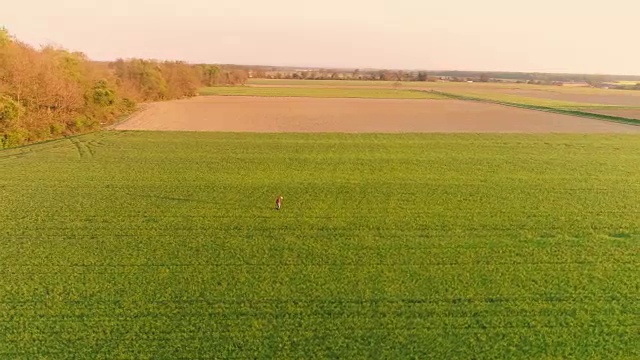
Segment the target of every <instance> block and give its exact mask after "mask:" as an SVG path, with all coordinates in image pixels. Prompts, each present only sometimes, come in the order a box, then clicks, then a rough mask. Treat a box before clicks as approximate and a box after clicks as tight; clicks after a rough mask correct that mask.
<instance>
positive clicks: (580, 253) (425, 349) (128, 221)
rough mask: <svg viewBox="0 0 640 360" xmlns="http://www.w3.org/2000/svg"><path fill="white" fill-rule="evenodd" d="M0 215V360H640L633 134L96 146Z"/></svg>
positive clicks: (36, 159)
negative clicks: (279, 204)
mask: <svg viewBox="0 0 640 360" xmlns="http://www.w3.org/2000/svg"><path fill="white" fill-rule="evenodd" d="M280 194H282V195H283V196H284V201H283V209H282V210H281V211H276V210H274V209H273V202H274V200H275V197H276V196H278V195H280ZM0 195H1V197H0V199H2V201H1V202H0V274H1V276H0V358H11V359H14V358H23V359H34V358H78V359H81V358H86V359H99V358H103V359H114V358H131V359H146V358H153V359H161V358H167V359H178V358H183V359H199V358H278V359H283V358H346V359H351V358H381V359H400V358H418V359H428V358H433V359H454V358H460V359H514V358H523V359H531V358H534V359H542V358H544V359H550V358H556V359H567V358H576V359H604V358H612V359H638V358H640V347H639V346H638V344H640V321H639V320H640V318H639V314H640V276H639V275H638V266H639V265H640V201H638V199H640V138H639V137H638V136H626V135H506V134H503V135H501V134H493V135H490V134H484V135H477V134H424V135H419V134H403V135H374V134H361V135H347V134H286V135H285V134H220V133H188V132H187V133H184V132H183V133H172V132H164V133H159V132H158V133H156V132H114V131H112V132H100V133H95V134H89V135H85V136H80V137H75V138H70V139H65V140H59V141H53V142H48V143H44V144H39V145H34V146H28V147H24V148H19V149H13V150H4V151H0Z"/></svg>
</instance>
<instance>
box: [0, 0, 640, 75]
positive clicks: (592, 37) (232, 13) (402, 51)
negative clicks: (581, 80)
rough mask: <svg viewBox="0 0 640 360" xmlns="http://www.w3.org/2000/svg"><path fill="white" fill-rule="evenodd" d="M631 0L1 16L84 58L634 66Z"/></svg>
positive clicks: (440, 66) (156, 6) (117, 3)
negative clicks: (76, 52) (82, 55)
mask: <svg viewBox="0 0 640 360" xmlns="http://www.w3.org/2000/svg"><path fill="white" fill-rule="evenodd" d="M637 14H640V4H638V3H635V2H634V1H631V0H611V1H608V2H607V3H606V4H602V3H598V4H589V3H587V2H582V1H575V0H565V1H562V2H560V1H551V0H539V1H537V2H535V3H527V4H521V3H518V2H513V1H506V0H487V1H484V2H481V3H479V2H476V1H470V0H452V1H449V2H447V3H440V2H438V3H435V4H427V3H425V2H421V1H411V0H396V1H393V2H389V1H381V0H370V1H351V2H345V1H337V0H326V1H323V2H321V3H302V4H301V3H300V2H297V1H293V0H272V1H269V2H262V1H257V0H244V1H240V0H236V1H229V0H220V1H215V2H213V3H212V2H210V1H206V0H183V1H181V2H179V3H178V4H171V3H170V2H168V1H163V0H159V1H150V0H140V1H135V2H134V1H126V0H113V1H111V2H110V3H101V2H98V1H95V0H84V1H83V0H63V1H57V2H52V3H49V2H43V1H34V0H24V1H21V2H13V3H11V4H8V5H5V6H4V7H3V9H2V12H1V13H0V26H5V27H6V28H7V29H8V30H9V31H10V32H11V33H12V34H13V35H15V36H16V37H17V38H18V39H20V40H22V41H24V42H26V43H29V44H31V45H35V46H37V45H44V44H56V45H60V46H63V47H65V48H67V49H70V50H74V51H82V52H84V53H86V54H87V55H88V56H89V57H90V58H91V59H94V60H104V61H107V60H114V59H116V58H132V57H139V58H155V59H162V60H184V61H188V62H191V63H222V64H246V65H267V66H293V67H318V68H377V69H428V70H460V71H472V70H475V71H510V72H549V73H584V74H616V75H640V65H639V64H638V63H637V59H638V58H640V47H637V46H634V44H635V43H636V39H635V38H634V37H635V36H634V34H635V33H637V31H635V30H634V21H635V20H636V19H635V18H636V16H637Z"/></svg>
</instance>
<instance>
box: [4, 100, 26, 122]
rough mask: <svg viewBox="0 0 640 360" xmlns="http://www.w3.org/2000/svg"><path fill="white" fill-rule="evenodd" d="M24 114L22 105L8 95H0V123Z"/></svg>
mask: <svg viewBox="0 0 640 360" xmlns="http://www.w3.org/2000/svg"><path fill="white" fill-rule="evenodd" d="M23 114H24V107H23V106H22V105H20V104H19V103H18V102H17V101H15V100H13V99H12V98H10V97H8V96H3V95H0V123H6V122H9V121H12V120H17V119H18V118H20V117H21V116H22V115H23Z"/></svg>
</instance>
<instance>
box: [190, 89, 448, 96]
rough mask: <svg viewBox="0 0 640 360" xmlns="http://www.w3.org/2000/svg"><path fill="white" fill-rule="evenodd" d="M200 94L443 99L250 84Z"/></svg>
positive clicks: (413, 92)
mask: <svg viewBox="0 0 640 360" xmlns="http://www.w3.org/2000/svg"><path fill="white" fill-rule="evenodd" d="M200 95H218V96H275V97H316V98H365V99H443V97H442V96H439V95H436V94H433V93H429V92H426V91H420V90H402V89H397V90H395V89H361V88H351V89H350V88H308V87H298V88H295V87H291V88H288V87H251V86H219V87H208V88H203V89H200Z"/></svg>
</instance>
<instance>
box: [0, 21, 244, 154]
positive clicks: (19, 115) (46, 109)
mask: <svg viewBox="0 0 640 360" xmlns="http://www.w3.org/2000/svg"><path fill="white" fill-rule="evenodd" d="M247 77H248V75H247V72H246V71H244V70H230V69H227V68H223V67H220V66H211V65H190V64H187V63H184V62H176V61H171V62H170V61H165V62H159V61H154V60H141V59H129V60H117V61H115V62H113V63H100V62H94V61H90V60H89V59H88V58H87V57H86V56H85V55H84V54H82V53H79V52H70V51H67V50H64V49H61V48H57V47H52V46H47V47H43V48H41V49H35V48H33V47H31V46H29V45H27V44H25V43H23V42H20V41H18V40H17V39H15V38H13V37H12V36H10V34H9V33H8V32H7V30H5V29H2V28H0V148H6V147H14V146H19V145H22V144H26V143H29V142H34V141H40V140H44V139H50V138H55V137H60V136H67V135H71V134H75V133H80V132H86V131H91V130H95V129H98V128H100V127H101V126H103V125H108V124H112V123H114V122H116V121H117V120H118V119H120V118H122V117H123V116H125V115H126V114H128V113H131V112H132V111H134V110H135V106H136V103H138V102H145V101H162V100H170V99H178V98H183V97H188V96H193V95H195V94H196V92H197V89H198V87H200V86H203V85H205V86H214V85H227V84H241V83H244V82H245V81H246V80H247Z"/></svg>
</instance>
